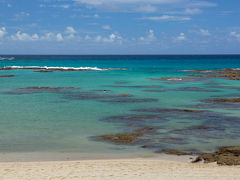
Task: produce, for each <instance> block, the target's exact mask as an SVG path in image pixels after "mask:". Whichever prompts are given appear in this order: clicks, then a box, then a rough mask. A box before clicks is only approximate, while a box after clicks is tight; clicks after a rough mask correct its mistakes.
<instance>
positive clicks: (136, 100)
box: [100, 95, 158, 103]
mask: <svg viewBox="0 0 240 180" xmlns="http://www.w3.org/2000/svg"><path fill="white" fill-rule="evenodd" d="M121 96H129V95H121ZM100 101H101V102H109V103H141V102H157V101H158V100H157V99H154V98H122V97H119V98H110V99H104V100H100Z"/></svg>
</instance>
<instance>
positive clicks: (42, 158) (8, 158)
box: [0, 152, 197, 164]
mask: <svg viewBox="0 0 240 180" xmlns="http://www.w3.org/2000/svg"><path fill="white" fill-rule="evenodd" d="M196 157H197V156H193V155H183V156H178V155H173V154H167V153H158V154H156V153H149V154H142V153H139V154H100V153H99V154H89V153H65V152H64V153H60V152H58V153H56V152H46V153H43V152H23V153H0V164H1V163H14V162H19V163H24V162H58V161H63V162H64V161H66V162H68V161H92V160H93V161H94V160H123V159H129V160H131V159H152V160H166V161H173V162H190V161H191V160H193V159H194V158H196Z"/></svg>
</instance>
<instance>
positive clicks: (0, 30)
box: [0, 27, 7, 39]
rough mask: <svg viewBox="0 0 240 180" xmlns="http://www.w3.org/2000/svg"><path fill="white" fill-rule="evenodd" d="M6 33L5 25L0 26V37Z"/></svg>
mask: <svg viewBox="0 0 240 180" xmlns="http://www.w3.org/2000/svg"><path fill="white" fill-rule="evenodd" d="M6 34H7V30H6V28H5V27H1V28H0V39H1V38H3V36H5V35H6Z"/></svg>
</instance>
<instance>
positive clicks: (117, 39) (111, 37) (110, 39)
mask: <svg viewBox="0 0 240 180" xmlns="http://www.w3.org/2000/svg"><path fill="white" fill-rule="evenodd" d="M90 39H91V38H90V37H89V36H86V37H85V40H90ZM122 40H123V38H122V37H121V35H119V34H117V33H115V34H114V33H112V34H110V35H109V36H108V37H103V36H100V35H98V36H97V37H95V41H97V42H105V43H113V42H118V43H122Z"/></svg>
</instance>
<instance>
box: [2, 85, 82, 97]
mask: <svg viewBox="0 0 240 180" xmlns="http://www.w3.org/2000/svg"><path fill="white" fill-rule="evenodd" d="M77 89H79V88H77V87H34V86H33V87H27V88H18V89H15V90H12V91H8V92H5V93H4V94H13V95H23V94H37V93H69V92H71V91H73V90H77Z"/></svg>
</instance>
